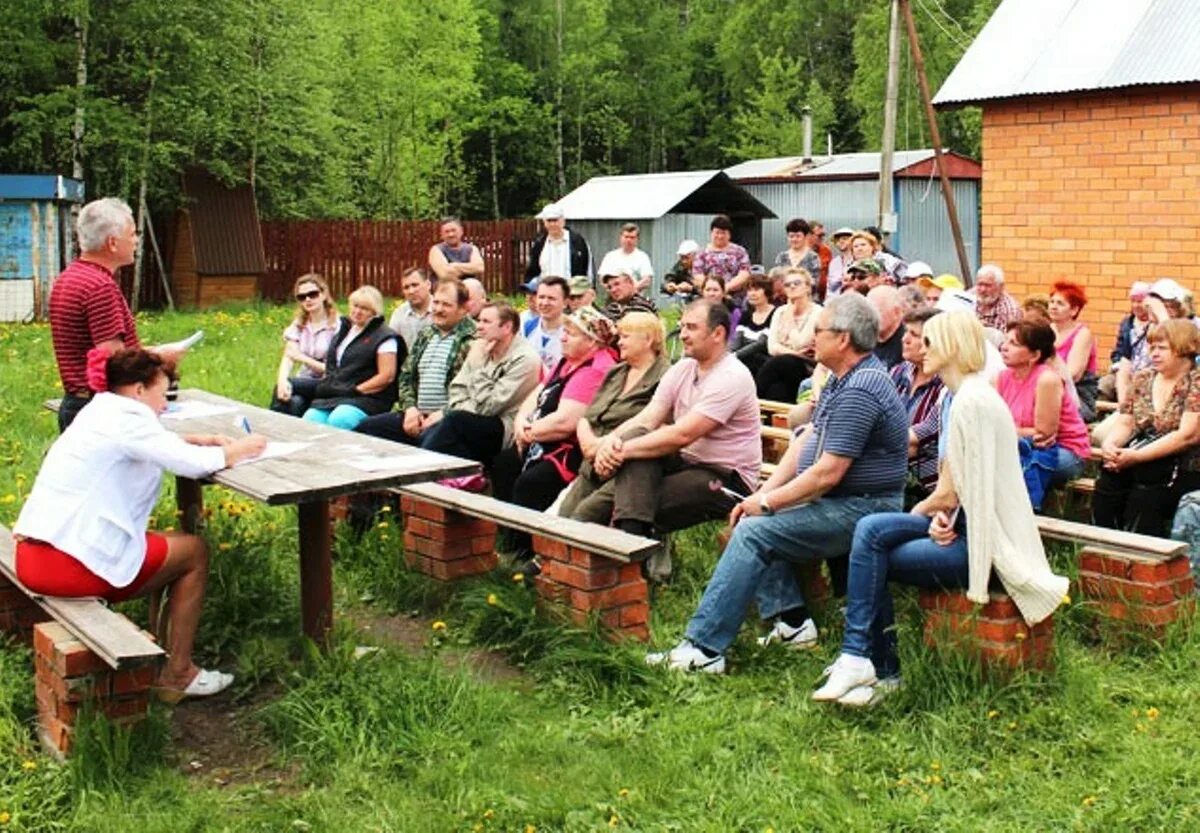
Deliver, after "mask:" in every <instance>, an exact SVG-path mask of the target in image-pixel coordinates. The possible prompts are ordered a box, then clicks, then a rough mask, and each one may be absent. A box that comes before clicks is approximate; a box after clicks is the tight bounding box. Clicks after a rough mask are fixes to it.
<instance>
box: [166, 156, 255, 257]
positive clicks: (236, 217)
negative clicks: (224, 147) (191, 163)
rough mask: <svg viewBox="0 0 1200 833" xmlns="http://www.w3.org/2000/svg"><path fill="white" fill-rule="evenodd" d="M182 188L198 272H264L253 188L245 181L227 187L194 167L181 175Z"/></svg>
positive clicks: (207, 173) (206, 172)
mask: <svg viewBox="0 0 1200 833" xmlns="http://www.w3.org/2000/svg"><path fill="white" fill-rule="evenodd" d="M183 191H184V194H185V195H186V196H187V199H188V204H187V209H188V212H189V214H190V215H191V229H192V244H193V248H194V251H195V253H196V273H197V274H200V275H258V274H262V273H263V272H266V271H267V261H266V257H265V255H264V254H263V244H262V230H261V228H260V227H259V223H258V208H257V207H256V206H255V204H254V189H253V188H251V187H250V186H249V185H248V184H242V185H235V186H233V187H232V188H230V187H227V186H226V185H225V184H224V183H222V182H221V181H220V180H219V179H217V178H216V177H215V176H213V175H212V174H210V173H209V172H208V171H204V170H201V169H198V168H193V169H191V170H189V171H187V172H186V173H184V175H183Z"/></svg>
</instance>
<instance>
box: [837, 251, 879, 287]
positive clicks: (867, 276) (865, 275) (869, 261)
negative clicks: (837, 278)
mask: <svg viewBox="0 0 1200 833" xmlns="http://www.w3.org/2000/svg"><path fill="white" fill-rule="evenodd" d="M882 274H883V267H882V266H880V265H879V261H877V260H875V259H874V258H870V257H864V258H863V259H862V260H856V261H854V262H853V263H851V264H850V265H849V266H848V267H846V276H845V278H843V279H842V291H843V292H851V291H853V292H858V293H859V294H861V295H866V294H867V293H868V292H870V291H871V283H870V282H871V281H872V280H874V281H878V280H879V279H880V276H881V275H882Z"/></svg>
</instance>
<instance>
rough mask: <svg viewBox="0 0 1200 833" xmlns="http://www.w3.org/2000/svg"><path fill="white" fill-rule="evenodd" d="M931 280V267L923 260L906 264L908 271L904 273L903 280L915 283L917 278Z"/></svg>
mask: <svg viewBox="0 0 1200 833" xmlns="http://www.w3.org/2000/svg"><path fill="white" fill-rule="evenodd" d="M925 277H928V278H932V277H933V267H932V266H930V265H929V264H928V263H926V262H925V261H923V260H914V261H913V262H912V263H910V264H908V271H907V272H906V273H905V278H906V279H907V280H910V281H915V280H917V279H918V278H925Z"/></svg>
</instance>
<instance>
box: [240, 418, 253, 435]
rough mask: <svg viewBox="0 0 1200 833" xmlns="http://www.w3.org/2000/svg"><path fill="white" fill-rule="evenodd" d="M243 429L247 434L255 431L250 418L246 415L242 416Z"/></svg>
mask: <svg viewBox="0 0 1200 833" xmlns="http://www.w3.org/2000/svg"><path fill="white" fill-rule="evenodd" d="M242 430H243V431H245V432H246V433H247V434H253V433H254V432H253V431H251V430H250V420H248V419H246V417H244V416H243V417H242Z"/></svg>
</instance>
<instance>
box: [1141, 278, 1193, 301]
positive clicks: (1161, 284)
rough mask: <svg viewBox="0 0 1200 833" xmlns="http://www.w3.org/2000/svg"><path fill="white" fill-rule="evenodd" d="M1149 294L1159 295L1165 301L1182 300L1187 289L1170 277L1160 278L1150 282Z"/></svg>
mask: <svg viewBox="0 0 1200 833" xmlns="http://www.w3.org/2000/svg"><path fill="white" fill-rule="evenodd" d="M1149 294H1151V295H1157V296H1158V297H1159V298H1162V299H1163V300H1164V301H1182V300H1183V296H1184V295H1186V294H1187V290H1185V289H1184V288H1183V287H1182V286H1180V285H1179V284H1178V283H1176V282H1175V281H1173V280H1171V279H1170V278H1159V279H1158V280H1156V281H1155V282H1154V283H1152V284H1150V292H1149Z"/></svg>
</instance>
